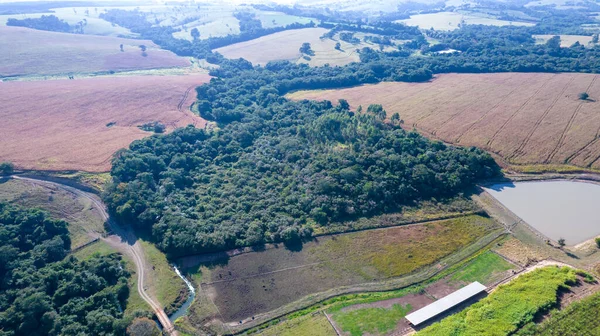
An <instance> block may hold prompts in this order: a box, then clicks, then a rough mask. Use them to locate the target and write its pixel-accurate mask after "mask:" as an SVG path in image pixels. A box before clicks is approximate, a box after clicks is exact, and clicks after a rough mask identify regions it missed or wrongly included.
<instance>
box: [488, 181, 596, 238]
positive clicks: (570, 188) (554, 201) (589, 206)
mask: <svg viewBox="0 0 600 336" xmlns="http://www.w3.org/2000/svg"><path fill="white" fill-rule="evenodd" d="M485 190H486V191H487V192H488V193H490V194H491V195H492V196H493V197H494V198H496V199H497V200H498V201H499V202H500V203H502V204H503V205H504V206H505V207H507V208H508V209H509V210H510V211H512V212H513V213H514V214H515V215H517V216H519V217H520V218H521V219H522V220H524V221H525V222H526V223H527V224H529V225H531V226H532V227H534V228H535V229H536V230H538V231H539V232H541V233H542V234H544V235H546V236H547V237H549V238H551V239H553V240H558V239H560V238H563V239H565V242H566V244H567V245H576V244H579V243H581V242H583V241H586V240H588V239H591V238H594V237H595V236H597V235H600V185H597V184H594V183H586V182H576V181H537V182H515V183H501V184H495V185H492V186H491V187H488V188H485Z"/></svg>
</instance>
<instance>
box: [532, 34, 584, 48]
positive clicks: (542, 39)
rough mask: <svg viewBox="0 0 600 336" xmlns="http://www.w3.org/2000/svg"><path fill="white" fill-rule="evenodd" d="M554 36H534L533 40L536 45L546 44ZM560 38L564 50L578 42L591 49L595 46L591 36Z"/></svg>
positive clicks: (563, 36)
mask: <svg viewBox="0 0 600 336" xmlns="http://www.w3.org/2000/svg"><path fill="white" fill-rule="evenodd" d="M554 36H555V35H533V38H534V39H535V43H538V44H544V43H546V42H548V40H549V39H551V38H552V37H554ZM558 36H560V46H561V47H563V48H568V47H570V46H572V45H573V44H575V43H576V42H579V43H580V44H581V45H583V46H586V47H589V48H591V47H593V46H594V44H592V37H591V36H584V35H558Z"/></svg>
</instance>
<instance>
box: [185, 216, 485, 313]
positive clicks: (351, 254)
mask: <svg viewBox="0 0 600 336" xmlns="http://www.w3.org/2000/svg"><path fill="white" fill-rule="evenodd" d="M496 228H497V226H496V225H495V224H494V222H493V221H492V220H491V219H489V218H485V217H481V216H475V215H473V216H466V217H462V218H455V219H450V220H444V221H438V222H431V223H427V224H423V225H411V226H403V227H393V228H385V229H378V230H370V231H362V232H356V233H349V234H340V235H333V236H324V237H318V238H317V239H316V240H315V241H313V242H309V243H307V244H305V245H304V247H303V249H302V250H301V251H290V250H287V249H285V248H284V247H283V246H279V247H278V248H268V249H266V250H264V251H261V252H250V253H244V254H240V255H237V256H235V257H231V258H229V259H228V260H222V261H217V262H213V263H212V264H205V265H201V266H199V267H191V265H190V264H191V263H193V262H194V261H193V260H191V259H186V260H184V261H185V262H184V263H182V264H184V265H187V267H188V269H187V272H188V274H189V275H190V277H191V278H192V279H193V280H194V281H195V282H196V283H199V282H200V283H203V285H202V288H203V290H204V291H207V292H210V293H213V294H214V302H215V304H216V305H217V307H218V308H219V310H220V313H221V315H222V316H223V317H224V319H225V320H226V321H237V320H241V319H245V318H248V317H251V316H255V315H256V314H259V313H263V312H268V311H271V310H273V309H277V308H279V307H282V306H285V305H287V304H290V303H292V302H295V301H297V300H299V299H301V298H303V297H306V296H308V295H311V294H313V293H321V292H325V291H329V290H332V289H334V288H339V287H342V286H353V285H358V284H364V283H369V282H377V281H384V280H388V279H393V278H397V277H402V276H405V275H407V274H409V273H412V272H415V271H417V270H419V269H421V268H425V267H426V266H431V265H434V264H435V263H436V262H437V261H438V260H440V259H442V258H444V257H446V256H448V255H450V254H453V253H455V252H456V251H458V250H461V249H463V248H465V247H466V246H468V245H471V244H472V243H474V242H475V241H476V240H478V239H479V238H481V237H483V236H484V235H487V234H488V233H491V232H493V231H495V230H496ZM441 266H442V265H440V267H441ZM198 274H200V275H201V278H200V279H198ZM396 288H397V287H396ZM340 294H342V293H340ZM367 297H369V296H367ZM383 299H384V298H380V297H378V298H376V299H375V301H377V300H383ZM201 302H202V301H201V300H197V301H196V302H195V303H194V304H193V305H192V306H193V308H192V309H191V311H192V312H193V315H194V316H192V317H191V319H192V320H193V321H196V322H195V323H201V321H205V320H206V319H210V318H211V316H212V315H213V314H214V311H213V310H212V309H205V308H203V307H194V306H198V305H201V304H202V303H201Z"/></svg>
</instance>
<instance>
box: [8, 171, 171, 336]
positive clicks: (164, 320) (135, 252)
mask: <svg viewBox="0 0 600 336" xmlns="http://www.w3.org/2000/svg"><path fill="white" fill-rule="evenodd" d="M11 178H14V179H17V180H23V181H27V182H31V183H34V184H40V185H53V186H55V187H57V188H61V189H64V190H66V191H68V192H71V193H74V194H76V195H79V196H81V197H84V198H86V199H88V200H90V201H91V202H92V204H93V206H94V208H96V209H97V210H98V212H99V213H100V214H101V216H102V218H103V219H104V220H105V221H106V222H107V223H108V225H109V227H110V229H111V231H112V232H113V234H112V235H110V236H107V237H99V238H100V239H102V240H103V241H105V242H106V243H108V244H109V245H111V246H112V247H114V248H115V249H117V250H118V251H119V252H121V253H124V254H127V255H128V256H130V257H131V259H132V260H133V262H134V263H135V266H136V268H137V274H138V281H137V290H138V293H139V294H140V296H141V297H142V299H144V301H146V302H147V303H148V305H150V307H152V310H153V311H154V313H155V314H156V316H157V318H158V321H159V322H160V324H161V325H162V327H163V329H164V331H166V332H167V333H169V334H170V335H174V336H176V335H178V332H177V331H176V330H175V326H174V325H173V323H171V320H169V316H167V314H166V313H165V311H164V309H163V308H162V306H161V305H160V304H159V303H158V302H157V301H156V300H155V299H153V298H151V297H150V296H149V295H148V294H147V293H146V290H145V289H144V281H145V273H144V268H145V259H144V258H143V255H144V250H143V248H142V246H141V245H140V243H139V242H138V241H137V237H136V236H135V234H134V233H133V232H132V231H131V230H129V229H124V228H122V227H120V226H119V225H117V224H116V223H115V222H114V221H113V220H112V219H111V218H110V216H109V214H108V212H107V211H106V206H105V205H104V203H103V202H102V201H101V200H100V199H99V198H98V196H96V195H94V194H91V193H88V192H85V191H82V190H80V189H77V188H75V187H72V186H67V185H64V184H60V183H57V182H50V181H45V180H41V179H39V180H38V179H35V178H30V177H20V176H11ZM90 234H91V235H92V236H96V237H98V234H97V233H90Z"/></svg>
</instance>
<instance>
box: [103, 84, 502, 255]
mask: <svg viewBox="0 0 600 336" xmlns="http://www.w3.org/2000/svg"><path fill="white" fill-rule="evenodd" d="M209 90H210V89H209ZM257 95H259V96H260V95H262V92H261V91H258V93H257ZM267 97H268V96H267ZM256 98H257V100H258V101H257V104H255V105H252V106H250V107H248V108H242V107H241V106H238V108H237V110H236V109H234V110H227V109H225V108H221V107H218V108H215V109H213V113H214V112H216V111H217V109H218V110H219V111H223V113H239V114H241V115H242V116H243V120H242V122H235V123H229V124H225V125H223V128H222V130H220V131H216V132H207V131H205V130H199V129H195V128H193V127H188V128H185V129H180V130H177V131H175V132H173V133H171V134H169V135H167V136H164V137H152V138H148V139H145V140H142V141H138V142H135V143H133V144H132V145H131V147H130V150H129V151H124V152H121V153H120V154H119V156H118V157H117V158H116V159H115V160H114V162H113V168H112V171H111V173H112V176H113V178H114V179H115V182H114V184H113V185H112V186H110V187H109V188H108V194H107V196H106V197H105V200H106V202H107V204H108V206H109V208H110V209H111V210H112V211H113V212H114V213H115V214H116V215H117V217H118V218H120V219H122V220H125V221H133V222H135V223H136V224H137V225H138V228H140V229H145V230H150V229H151V230H152V234H153V237H154V239H155V241H156V242H157V244H158V245H159V246H160V248H161V249H163V250H164V251H166V252H168V253H170V254H181V253H186V254H190V253H194V252H206V251H211V250H219V249H226V248H232V247H235V246H241V245H254V244H261V243H264V242H273V241H274V242H277V241H285V242H288V243H292V244H293V243H299V242H300V240H302V239H304V238H308V237H310V236H311V231H312V229H313V227H315V226H317V225H323V226H327V225H328V224H329V223H334V222H338V221H342V220H348V219H353V218H358V217H364V216H373V215H378V214H382V213H389V212H397V211H400V210H401V208H402V206H403V205H410V204H412V203H413V202H414V201H417V200H424V199H429V198H431V197H439V198H444V197H452V196H455V195H457V194H458V193H460V192H462V191H464V190H466V189H467V188H469V187H471V186H472V185H473V184H474V183H475V182H477V181H480V180H482V179H486V178H490V177H494V176H497V175H498V173H499V169H498V167H497V166H496V164H495V163H494V161H493V160H492V159H491V157H490V156H489V155H487V154H485V153H484V152H482V151H479V150H475V149H464V148H455V147H449V146H446V145H444V144H442V143H439V142H431V141H429V140H427V139H426V138H424V137H422V136H420V135H418V134H417V133H413V132H406V131H404V130H402V129H401V128H400V127H398V126H393V125H390V124H386V123H384V122H382V121H381V120H380V119H378V118H377V117H375V116H374V115H369V114H361V115H354V114H353V113H352V112H349V111H345V110H339V109H335V108H332V106H331V104H330V103H313V102H301V103H294V102H289V101H287V100H284V99H279V98H275V99H273V100H271V99H269V101H268V106H269V107H268V108H263V107H261V106H260V105H258V104H267V102H264V103H261V99H260V98H259V97H256ZM240 100H241V101H243V100H244V98H243V96H242V97H238V100H237V101H240ZM219 101H223V100H219Z"/></svg>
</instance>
